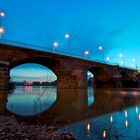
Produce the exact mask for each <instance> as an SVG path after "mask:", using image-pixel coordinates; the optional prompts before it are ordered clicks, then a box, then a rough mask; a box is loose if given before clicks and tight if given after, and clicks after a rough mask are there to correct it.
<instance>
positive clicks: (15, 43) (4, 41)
mask: <svg viewBox="0 0 140 140" xmlns="http://www.w3.org/2000/svg"><path fill="white" fill-rule="evenodd" d="M0 44H4V45H11V46H16V47H19V48H21V47H22V48H27V49H32V50H38V51H44V52H49V53H55V54H60V55H65V56H69V57H74V58H79V59H84V60H88V61H94V62H97V63H101V64H107V65H114V66H119V67H122V68H126V69H131V70H138V69H137V68H132V67H128V66H123V65H119V64H118V63H112V62H109V61H105V60H101V59H95V58H94V59H91V58H89V57H86V58H85V57H84V55H83V56H81V55H80V54H76V53H70V54H69V53H68V52H65V51H60V50H57V51H55V52H54V50H53V48H50V47H46V46H39V45H33V44H28V43H24V42H18V41H13V40H8V39H1V40H0Z"/></svg>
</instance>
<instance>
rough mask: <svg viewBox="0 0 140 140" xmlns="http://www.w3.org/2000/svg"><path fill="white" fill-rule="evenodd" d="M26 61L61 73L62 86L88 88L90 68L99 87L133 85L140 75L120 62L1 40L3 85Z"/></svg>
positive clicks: (60, 84) (60, 83) (0, 82)
mask: <svg viewBox="0 0 140 140" xmlns="http://www.w3.org/2000/svg"><path fill="white" fill-rule="evenodd" d="M25 63H37V64H41V65H43V66H46V67H48V68H50V69H51V70H52V71H53V72H54V73H55V74H56V76H57V88H58V89H86V88H87V72H88V71H90V72H91V73H92V74H93V75H94V78H93V79H91V80H93V81H94V82H93V83H94V85H96V87H122V86H125V84H127V85H130V86H131V85H132V83H133V81H134V80H136V76H137V75H138V71H137V70H132V69H128V68H123V67H119V66H118V65H111V64H104V63H99V62H94V61H90V60H86V59H81V58H76V57H72V56H66V55H61V54H56V53H51V52H43V51H38V50H33V49H27V48H22V47H17V46H12V45H6V44H3V43H0V87H1V88H2V87H5V88H6V87H7V85H8V82H9V76H10V75H9V74H10V70H11V69H12V68H14V67H16V66H18V65H21V64H25ZM130 81H131V82H130ZM128 83H129V84H128Z"/></svg>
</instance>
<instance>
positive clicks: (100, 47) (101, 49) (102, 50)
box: [98, 46, 104, 61]
mask: <svg viewBox="0 0 140 140" xmlns="http://www.w3.org/2000/svg"><path fill="white" fill-rule="evenodd" d="M98 49H99V51H101V52H102V59H103V61H104V48H103V46H99V47H98Z"/></svg>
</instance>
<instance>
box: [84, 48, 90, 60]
mask: <svg viewBox="0 0 140 140" xmlns="http://www.w3.org/2000/svg"><path fill="white" fill-rule="evenodd" d="M87 55H89V51H87V50H86V51H85V52H84V58H85V59H87Z"/></svg>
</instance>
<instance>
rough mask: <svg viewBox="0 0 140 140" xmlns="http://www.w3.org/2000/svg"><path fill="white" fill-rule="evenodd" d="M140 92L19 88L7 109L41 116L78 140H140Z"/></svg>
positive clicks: (19, 114) (9, 101) (11, 97)
mask: <svg viewBox="0 0 140 140" xmlns="http://www.w3.org/2000/svg"><path fill="white" fill-rule="evenodd" d="M139 103H140V91H133V90H131V91H125V90H118V89H116V90H109V89H96V90H93V89H92V88H88V91H86V90H82V89H81V90H57V89H56V88H55V87H32V86H29V87H28V86H27V87H17V88H16V90H15V91H14V92H13V93H11V94H9V95H8V100H7V109H8V110H9V111H10V112H12V113H14V114H17V115H18V116H33V115H36V114H39V113H41V114H42V116H43V115H44V119H45V120H46V121H48V122H50V123H52V122H53V123H56V124H59V125H60V124H61V129H62V130H65V131H68V132H71V133H72V134H73V135H74V136H75V137H76V138H77V139H78V140H94V139H97V140H98V139H99V140H100V139H109V140H115V139H120V140H129V139H130V140H137V139H140V106H139Z"/></svg>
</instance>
